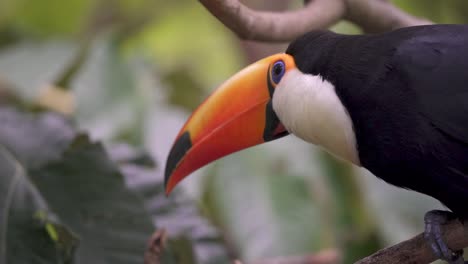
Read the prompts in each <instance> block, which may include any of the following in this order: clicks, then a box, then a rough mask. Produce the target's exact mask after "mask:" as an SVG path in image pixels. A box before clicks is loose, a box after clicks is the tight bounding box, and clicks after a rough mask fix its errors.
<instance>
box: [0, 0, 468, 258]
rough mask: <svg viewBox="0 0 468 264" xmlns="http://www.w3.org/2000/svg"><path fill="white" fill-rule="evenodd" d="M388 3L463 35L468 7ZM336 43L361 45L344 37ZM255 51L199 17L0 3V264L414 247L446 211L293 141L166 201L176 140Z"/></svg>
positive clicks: (162, 10)
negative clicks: (156, 244)
mask: <svg viewBox="0 0 468 264" xmlns="http://www.w3.org/2000/svg"><path fill="white" fill-rule="evenodd" d="M393 2H394V3H395V4H397V5H398V6H400V7H401V8H403V9H405V10H406V11H408V12H410V13H412V14H415V15H418V16H422V17H426V18H428V19H431V20H433V21H435V22H438V23H466V22H468V21H467V19H468V2H467V1H465V0H434V1H430V2H429V1H426V0H412V1H400V0H394V1H393ZM288 4H290V5H291V7H293V8H296V7H299V6H300V5H301V4H302V1H294V0H291V1H288ZM252 6H255V7H256V8H262V9H272V10H275V9H281V8H283V7H284V6H285V3H284V1H267V0H252ZM333 30H335V31H339V32H345V33H354V34H356V33H359V32H360V31H359V29H358V28H356V27H355V26H353V25H351V24H349V23H343V22H342V23H339V24H337V25H336V26H334V27H333ZM247 45H252V43H247V44H246V43H245V42H241V41H238V40H237V38H236V37H235V36H234V35H233V34H232V33H231V32H229V31H228V30H227V29H226V28H225V27H224V26H223V25H222V24H221V23H219V21H217V20H216V19H215V18H214V17H213V16H212V15H211V14H210V13H208V12H207V11H206V10H205V9H204V8H203V7H202V6H201V5H200V4H199V3H198V2H197V1H189V0H181V1H162V0H99V1H90V0H70V1H59V0H44V1H32V0H2V1H0V106H1V108H0V121H1V122H2V127H0V172H1V175H2V176H1V177H0V212H1V214H0V215H1V216H2V217H1V218H0V263H5V260H8V263H119V262H120V263H137V262H138V263H141V262H142V258H143V252H144V250H145V247H146V241H147V240H148V238H149V237H150V236H151V233H152V232H154V230H156V229H159V228H165V229H166V230H167V231H168V234H169V241H168V243H167V248H166V250H165V253H164V254H163V259H162V261H163V263H169V264H170V263H189V264H190V263H213V264H214V263H228V262H229V259H235V258H240V259H243V260H255V259H259V258H268V257H275V256H288V255H297V254H309V253H311V252H317V251H320V250H323V249H326V248H336V249H337V250H339V251H340V252H341V253H342V256H343V262H344V263H350V262H352V261H354V260H357V259H359V258H362V257H363V256H366V255H369V254H370V253H372V252H374V251H375V250H377V249H378V248H381V247H383V246H384V245H387V244H389V243H395V242H397V241H400V240H401V239H404V238H408V237H410V236H412V235H414V234H415V233H418V232H420V231H421V230H422V215H423V213H424V211H426V210H428V209H433V208H434V207H436V206H437V205H438V203H437V202H435V201H434V200H432V199H429V198H427V197H424V196H421V195H419V194H414V193H411V192H407V191H405V190H397V189H396V188H393V187H391V186H388V185H386V184H385V183H382V182H381V181H379V180H377V179H375V178H374V177H373V176H371V175H368V174H369V173H367V172H365V171H364V170H362V169H357V168H353V167H351V166H350V165H347V164H343V163H342V162H340V161H337V160H336V159H335V158H333V157H331V156H329V155H327V154H323V152H321V150H319V149H317V148H315V147H313V146H309V145H305V144H304V143H303V142H300V141H299V140H297V139H294V138H292V137H290V138H287V139H282V140H278V141H275V142H272V143H269V144H267V145H266V146H259V147H256V148H253V149H250V150H246V151H244V152H241V153H236V154H234V155H232V156H230V157H227V158H225V159H223V160H220V161H218V162H216V163H215V164H214V165H211V166H208V167H207V168H206V169H203V170H200V171H199V172H197V173H196V174H197V175H198V176H192V177H191V178H190V179H187V180H186V181H185V182H184V184H182V185H181V187H180V189H179V190H176V192H175V193H174V194H172V195H171V197H169V198H167V197H166V196H165V195H164V191H163V174H162V171H163V164H164V161H165V158H166V155H167V152H168V150H169V148H170V146H171V143H172V141H173V139H174V137H175V135H176V133H177V131H178V129H179V128H180V126H181V125H182V123H183V122H184V120H185V118H186V117H187V115H188V113H189V111H191V110H193V109H194V108H195V107H196V106H197V105H198V104H199V103H200V102H201V101H202V100H203V98H205V97H206V95H207V94H208V93H209V92H210V91H212V90H213V89H214V88H215V87H216V86H217V85H218V84H219V83H221V82H222V81H223V80H225V79H226V78H228V77H229V76H230V75H232V74H233V73H234V72H236V71H237V70H239V69H240V68H242V67H243V66H244V65H246V64H247V63H250V61H248V58H252V57H255V54H252V52H254V51H255V49H249V50H248V48H247ZM264 47H267V46H264ZM276 47H278V46H271V47H270V46H268V50H272V51H274V50H275V49H276ZM277 51H278V52H279V51H282V50H277ZM7 105H8V107H7ZM51 110H53V111H57V112H60V113H61V114H58V113H52V112H51ZM64 115H65V116H66V117H64ZM78 131H80V132H78ZM100 142H102V143H100ZM148 154H149V155H148ZM153 158H156V162H154V161H153ZM155 165H158V166H156V167H155ZM5 219H6V221H5Z"/></svg>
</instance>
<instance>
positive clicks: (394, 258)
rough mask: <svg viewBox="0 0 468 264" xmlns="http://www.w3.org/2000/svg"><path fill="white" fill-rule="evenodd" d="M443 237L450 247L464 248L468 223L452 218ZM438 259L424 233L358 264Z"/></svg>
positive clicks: (467, 236)
mask: <svg viewBox="0 0 468 264" xmlns="http://www.w3.org/2000/svg"><path fill="white" fill-rule="evenodd" d="M443 237H444V241H446V242H447V245H448V246H449V248H450V249H452V250H459V249H463V248H465V247H467V246H468V225H463V224H462V223H461V222H460V221H459V220H456V219H455V220H451V221H449V222H448V223H447V224H446V225H444V226H443ZM436 259H437V257H436V256H435V255H434V253H433V252H432V250H431V249H430V247H429V245H428V243H427V242H426V240H425V239H424V236H423V234H419V235H417V236H415V237H413V238H411V239H408V240H406V241H403V242H401V243H399V244H396V245H394V246H391V247H388V248H385V249H382V250H379V251H377V252H376V253H374V254H373V255H371V256H368V257H366V258H364V259H361V260H360V261H358V262H356V264H371V263H372V264H373V263H380V264H390V263H430V262H432V261H435V260H436Z"/></svg>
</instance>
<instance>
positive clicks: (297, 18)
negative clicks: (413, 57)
mask: <svg viewBox="0 0 468 264" xmlns="http://www.w3.org/2000/svg"><path fill="white" fill-rule="evenodd" d="M199 1H200V3H202V4H203V5H204V6H205V7H206V9H208V11H210V12H211V13H212V14H213V15H214V16H215V17H216V18H218V19H219V20H220V21H221V22H222V23H223V24H224V25H226V26H227V27H228V28H230V29H231V30H232V31H233V32H235V33H236V34H237V35H238V36H239V37H240V38H242V39H248V40H258V41H269V42H289V41H291V40H293V39H295V38H297V37H298V36H300V35H302V34H304V33H306V32H308V31H312V30H317V29H324V28H327V27H330V26H332V25H333V24H335V23H336V22H338V21H339V20H341V19H347V20H349V21H351V22H353V23H355V24H356V25H358V26H360V27H362V29H363V30H364V31H366V32H371V33H374V32H381V31H388V30H392V29H395V28H399V27H406V26H414V25H422V24H430V23H431V22H430V21H428V20H425V19H420V18H416V17H413V16H411V15H409V14H407V13H405V12H403V11H402V10H400V9H398V8H397V7H395V6H394V5H392V4H391V3H390V2H387V1H383V0H371V1H369V0H314V1H307V2H306V5H305V6H304V8H301V9H298V10H294V11H286V12H264V11H255V10H252V9H250V8H249V7H247V6H245V5H244V4H242V3H240V2H239V1H238V0H199Z"/></svg>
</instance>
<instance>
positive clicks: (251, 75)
mask: <svg viewBox="0 0 468 264" xmlns="http://www.w3.org/2000/svg"><path fill="white" fill-rule="evenodd" d="M279 60H281V61H283V62H284V64H283V65H285V69H284V70H285V71H287V70H289V69H291V68H293V67H295V65H294V60H293V58H292V57H291V56H290V55H287V54H276V55H273V56H270V57H267V58H265V59H263V60H260V61H258V62H256V63H254V64H252V65H250V66H248V67H247V68H245V69H243V70H242V71H240V72H239V73H237V74H236V75H234V76H233V77H231V78H230V79H229V80H227V81H226V82H225V83H223V84H222V85H221V86H220V87H219V88H218V89H217V90H216V91H215V92H214V93H213V94H212V95H211V96H210V97H208V99H206V101H205V102H203V103H202V104H201V105H200V106H199V107H198V108H197V110H195V112H194V113H193V114H192V116H191V117H190V118H189V119H188V121H187V122H186V123H185V125H184V126H183V127H182V129H181V130H180V132H179V134H178V135H177V138H176V140H175V142H174V144H173V146H172V149H171V151H170V153H169V157H168V159H167V162H166V171H165V188H166V194H169V193H170V192H171V191H172V189H173V188H174V187H175V186H176V184H177V183H179V182H180V181H181V180H182V179H183V178H185V177H186V176H187V175H189V174H190V173H191V172H193V171H195V170H197V169H198V168H200V167H202V166H204V165H206V164H208V163H210V162H212V161H214V160H217V159H219V158H221V157H224V156H226V155H228V154H231V153H233V152H236V151H239V150H242V149H245V148H248V147H251V146H255V145H258V144H261V143H264V142H267V141H270V140H274V139H277V138H280V137H283V136H285V135H287V134H288V132H287V131H286V129H285V128H284V127H283V125H282V124H281V122H280V121H279V119H278V117H277V116H276V114H275V113H274V111H273V108H272V100H271V99H272V96H273V92H274V89H275V86H276V84H275V83H274V81H273V80H272V78H271V74H272V73H271V71H272V70H271V68H272V65H273V64H274V63H275V62H277V61H279Z"/></svg>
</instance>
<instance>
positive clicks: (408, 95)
mask: <svg viewBox="0 0 468 264" xmlns="http://www.w3.org/2000/svg"><path fill="white" fill-rule="evenodd" d="M289 133H292V134H294V135H296V136H297V137H299V138H301V139H303V140H305V141H307V142H310V143H313V144H317V145H320V146H322V147H323V148H324V149H325V150H327V151H329V152H330V153H332V154H334V155H336V156H338V157H340V158H342V159H344V160H347V161H349V162H352V163H354V164H355V165H357V166H361V167H364V168H366V169H368V170H369V171H371V172H372V173H373V174H374V175H376V176H377V177H379V178H381V179H383V180H385V181H386V182H388V183H390V184H393V185H396V186H398V187H402V188H407V189H411V190H414V191H417V192H420V193H423V194H426V195H429V196H432V197H434V198H436V199H438V200H439V201H441V202H442V203H443V204H444V205H446V206H447V207H448V208H449V209H450V210H451V211H452V213H449V212H444V211H431V212H429V213H427V214H426V216H425V223H426V229H425V237H426V239H428V241H429V242H430V243H431V246H432V249H433V251H434V252H435V253H436V255H437V256H438V257H440V258H442V259H445V260H447V261H449V262H452V263H458V262H457V261H460V260H461V259H462V257H461V254H460V253H457V252H453V251H452V250H450V249H448V248H447V246H446V244H445V243H444V241H443V240H442V239H441V232H440V228H438V227H439V226H440V225H441V224H443V223H444V221H446V220H447V218H448V217H452V216H455V217H458V218H460V219H467V218H468V26H465V25H427V26H417V27H408V28H402V29H397V30H394V31H391V32H387V33H382V34H376V35H342V34H336V33H333V32H331V31H314V32H310V33H307V34H305V35H303V36H301V37H299V38H298V39H296V40H295V41H293V42H292V43H291V44H290V45H289V46H288V48H287V50H286V52H285V53H281V54H276V55H272V56H270V57H267V58H265V59H262V60H260V61H258V62H256V63H254V64H252V65H250V66H248V67H247V68H245V69H243V70H242V71H240V72H239V73H237V74H236V75H234V76H233V77H231V78H230V79H229V80H227V81H226V82H225V83H223V84H222V85H221V86H220V87H219V88H218V89H217V90H216V91H215V92H214V93H213V94H212V95H211V96H210V97H208V99H206V101H204V102H203V103H202V104H201V105H200V106H199V107H198V109H197V110H196V111H195V112H194V113H193V114H192V116H191V117H190V118H189V119H188V121H187V123H186V124H185V125H184V126H183V128H182V129H181V131H180V133H179V134H178V135H177V138H176V140H175V143H174V145H173V147H172V149H171V151H170V153H169V157H168V159H167V164H166V170H165V184H166V185H165V186H166V192H167V193H169V192H170V191H171V190H172V189H173V188H174V186H175V185H176V184H177V183H178V182H179V181H181V180H182V179H183V178H184V177H186V176H187V175H188V174H190V173H191V172H193V171H194V170H196V169H198V168H200V167H202V166H204V165H206V164H207V163H209V162H211V161H214V160H216V159H219V158H221V157H223V156H226V155H228V154H230V153H233V152H235V151H239V150H241V149H244V148H247V147H251V146H254V145H257V144H261V143H263V142H267V141H270V140H274V139H277V138H280V137H282V136H285V135H287V134H289Z"/></svg>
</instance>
